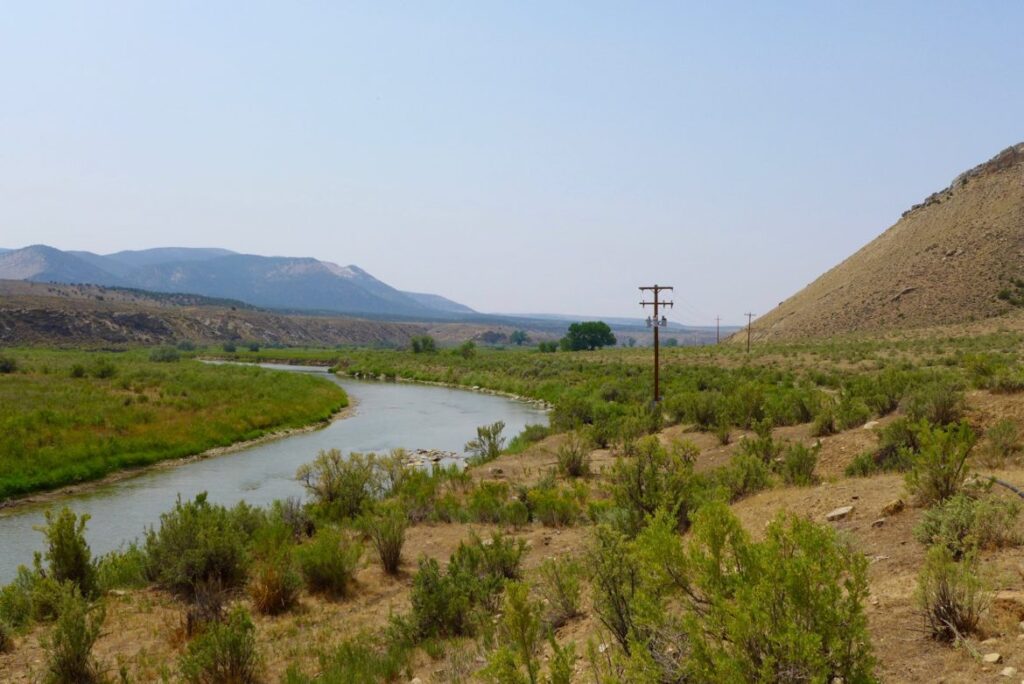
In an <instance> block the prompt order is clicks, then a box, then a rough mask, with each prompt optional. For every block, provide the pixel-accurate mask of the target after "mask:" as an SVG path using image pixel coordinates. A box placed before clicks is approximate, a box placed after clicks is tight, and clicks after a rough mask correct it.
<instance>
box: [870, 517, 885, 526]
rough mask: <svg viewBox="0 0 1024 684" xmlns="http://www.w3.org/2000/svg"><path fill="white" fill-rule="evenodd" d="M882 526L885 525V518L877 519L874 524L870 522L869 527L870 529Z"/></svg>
mask: <svg viewBox="0 0 1024 684" xmlns="http://www.w3.org/2000/svg"><path fill="white" fill-rule="evenodd" d="M884 524H885V518H879V519H878V520H875V521H874V522H872V523H871V526H872V527H881V526H882V525H884Z"/></svg>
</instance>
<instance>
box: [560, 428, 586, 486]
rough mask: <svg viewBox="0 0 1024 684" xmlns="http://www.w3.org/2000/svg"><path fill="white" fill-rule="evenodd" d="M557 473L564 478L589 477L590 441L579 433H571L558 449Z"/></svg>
mask: <svg viewBox="0 0 1024 684" xmlns="http://www.w3.org/2000/svg"><path fill="white" fill-rule="evenodd" d="M557 455H558V472H559V473H560V474H562V475H563V476H565V477H587V476H589V475H590V441H589V440H588V439H587V438H586V437H585V436H584V435H582V434H581V433H580V432H578V431H575V432H571V433H570V434H569V435H568V437H567V438H566V440H565V443H564V444H562V445H561V446H560V447H558V454H557Z"/></svg>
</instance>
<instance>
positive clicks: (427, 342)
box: [410, 335, 437, 354]
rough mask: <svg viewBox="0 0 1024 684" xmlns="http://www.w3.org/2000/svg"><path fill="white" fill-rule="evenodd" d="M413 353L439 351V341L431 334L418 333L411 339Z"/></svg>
mask: <svg viewBox="0 0 1024 684" xmlns="http://www.w3.org/2000/svg"><path fill="white" fill-rule="evenodd" d="M410 345H411V347H412V353H413V354H421V353H423V352H434V351H437V343H436V342H434V338H433V337H431V336H430V335H417V336H416V337H413V338H412V340H410Z"/></svg>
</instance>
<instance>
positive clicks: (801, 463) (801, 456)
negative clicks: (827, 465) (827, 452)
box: [779, 442, 821, 487]
mask: <svg viewBox="0 0 1024 684" xmlns="http://www.w3.org/2000/svg"><path fill="white" fill-rule="evenodd" d="M819 451H821V442H818V443H816V444H815V445H814V446H813V447H807V446H804V445H803V444H791V445H789V446H788V447H787V448H786V450H785V451H783V452H782V461H781V462H780V463H779V474H780V475H782V481H783V482H785V483H786V484H788V485H797V486H800V487H807V486H809V485H812V484H814V482H815V477H814V467H815V466H816V465H817V464H818V452H819Z"/></svg>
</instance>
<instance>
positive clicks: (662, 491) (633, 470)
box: [611, 436, 697, 532]
mask: <svg viewBox="0 0 1024 684" xmlns="http://www.w3.org/2000/svg"><path fill="white" fill-rule="evenodd" d="M696 453H697V448H696V447H695V446H694V445H693V444H692V443H689V442H677V443H675V444H673V445H672V448H671V449H666V448H665V447H663V446H662V445H661V442H659V441H658V438H657V437H653V436H652V437H644V438H643V439H641V440H639V441H638V442H637V444H636V449H635V455H634V456H633V457H631V458H620V459H618V460H617V461H616V462H615V465H614V467H613V468H612V484H611V490H612V500H613V501H614V502H615V505H616V506H618V507H619V508H621V509H623V510H624V511H626V512H627V514H628V515H629V516H630V518H631V522H630V528H631V529H632V531H634V532H635V531H637V530H639V529H640V528H641V527H642V526H643V524H644V520H645V519H646V518H647V517H648V516H650V515H653V514H654V512H655V511H656V510H658V509H659V508H664V509H666V510H669V511H672V512H673V514H674V515H675V516H676V520H677V521H678V525H679V529H680V530H685V529H686V528H687V527H688V526H689V524H690V523H689V516H690V510H691V508H692V506H693V498H694V478H693V459H694V457H695V455H696Z"/></svg>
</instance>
